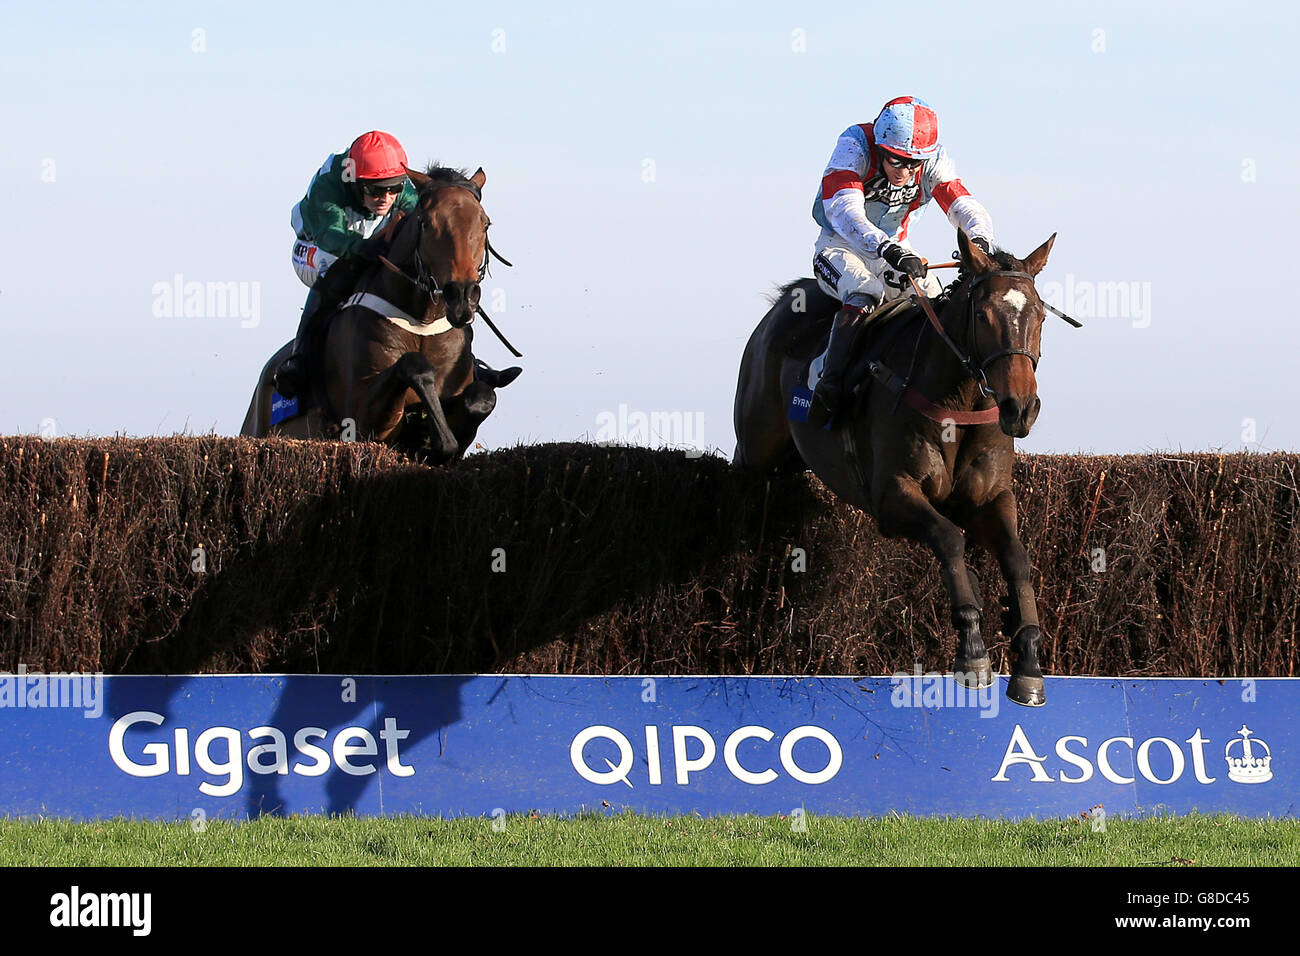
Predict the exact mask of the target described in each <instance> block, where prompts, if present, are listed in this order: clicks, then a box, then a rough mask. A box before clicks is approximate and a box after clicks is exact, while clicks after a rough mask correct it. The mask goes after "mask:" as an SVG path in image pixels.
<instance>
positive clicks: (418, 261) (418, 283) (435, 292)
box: [379, 180, 523, 358]
mask: <svg viewBox="0 0 1300 956" xmlns="http://www.w3.org/2000/svg"><path fill="white" fill-rule="evenodd" d="M448 186H456V187H459V188H461V189H466V190H468V191H469V192H470V193H471V194H473V196H474V198H475V199H476V200H478V203H479V206H480V207H481V206H482V205H483V193H482V191H481V190H480V189H479V188H478V185H477V184H475V183H474V182H471V181H468V180H466V181H465V182H455V183H439V184H438V186H437V187H436V189H442V188H445V187H448ZM436 189H435V190H431V192H433V191H436ZM420 213H421V214H419V215H416V216H415V217H414V218H415V220H416V227H415V228H416V232H415V256H414V258H415V275H408V274H407V273H406V271H405V270H404V269H402V268H401V267H400V266H398V265H396V264H394V263H393V262H391V261H390V260H389V259H387V258H386V257H384V256H380V257H379V261H380V262H381V263H383V265H385V266H386V267H388V268H389V269H390V270H392V271H393V272H395V273H396V274H397V275H398V276H400V277H401V278H402V279H405V280H406V281H407V282H408V283H409V284H411V285H413V286H415V288H417V289H418V290H420V292H421V293H423V294H424V295H425V296H426V297H427V298H428V300H429V304H430V305H433V306H435V307H436V306H437V305H438V304H439V303H441V304H442V307H443V311H444V312H445V311H446V308H447V305H446V299H447V296H446V293H445V292H444V291H443V288H442V286H441V285H440V284H439V283H438V280H437V278H436V277H435V276H434V274H433V270H432V269H430V268H429V264H428V263H427V262H425V261H424V230H425V229H426V228H427V227H428V218H427V217H426V216H424V215H423V210H420ZM491 225H492V220H491V219H489V220H488V224H487V225H486V226H484V227H483V262H482V263H481V264H480V265H479V267H478V278H477V279H475V282H482V281H483V280H484V279H485V278H487V276H488V275H490V274H491V273H490V270H489V268H488V267H489V265H490V264H491V259H492V258H494V257H495V258H496V259H497V260H498V261H499V262H501V263H502V264H503V265H507V266H512V265H514V263H512V262H510V261H509V260H508V259H506V257H505V256H503V255H501V253H499V252H497V251H496V249H494V248H493V247H492V241H491V240H490V239H488V237H487V231H488V229H489V228H490V227H491ZM474 308H475V311H476V312H477V313H478V314H479V315H481V316H482V317H483V321H484V322H486V323H487V325H488V328H490V329H491V330H492V331H493V332H494V333H495V334H496V337H497V338H499V339H500V340H501V343H502V344H503V345H505V347H506V348H508V349H509V350H510V351H511V352H512V353H513V354H514V355H515V357H516V358H519V357H520V356H521V355H522V354H523V353H521V352H519V351H517V350H516V349H515V347H514V346H513V345H511V344H510V342H509V341H507V340H506V337H505V336H504V335H502V334H501V330H500V329H498V328H497V327H496V325H495V324H494V323H493V321H492V319H491V317H490V316H489V315H488V314H487V312H485V311H484V310H483V306H482V305H476V306H475V307H474ZM470 319H471V321H472V320H473V316H471V317H470ZM448 321H450V317H448Z"/></svg>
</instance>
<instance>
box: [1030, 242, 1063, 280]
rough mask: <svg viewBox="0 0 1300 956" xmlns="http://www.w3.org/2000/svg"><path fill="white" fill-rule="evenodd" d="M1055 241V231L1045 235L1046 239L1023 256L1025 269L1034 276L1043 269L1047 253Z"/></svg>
mask: <svg viewBox="0 0 1300 956" xmlns="http://www.w3.org/2000/svg"><path fill="white" fill-rule="evenodd" d="M1055 241H1056V233H1052V234H1051V235H1050V236H1048V237H1047V241H1046V242H1045V243H1043V244H1042V245H1041V246H1039V247H1038V248H1037V249H1035V250H1034V251H1033V252H1031V253H1030V254H1029V255H1028V256H1026V257H1025V271H1026V272H1028V273H1029V274H1030V275H1031V276H1036V275H1038V273H1040V272H1042V271H1043V266H1045V265H1047V254H1048V253H1050V252H1051V251H1052V243H1054V242H1055Z"/></svg>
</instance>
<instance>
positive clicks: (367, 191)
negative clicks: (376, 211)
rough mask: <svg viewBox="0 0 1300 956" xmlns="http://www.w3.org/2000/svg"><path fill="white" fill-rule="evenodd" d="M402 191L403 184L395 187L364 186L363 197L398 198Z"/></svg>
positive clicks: (362, 189)
mask: <svg viewBox="0 0 1300 956" xmlns="http://www.w3.org/2000/svg"><path fill="white" fill-rule="evenodd" d="M401 191H402V184H401V183H397V184H396V185H394V186H362V187H361V195H363V196H386V195H392V196H396V195H397V194H398V193H400V192H401Z"/></svg>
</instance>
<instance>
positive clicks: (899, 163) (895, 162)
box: [884, 153, 922, 169]
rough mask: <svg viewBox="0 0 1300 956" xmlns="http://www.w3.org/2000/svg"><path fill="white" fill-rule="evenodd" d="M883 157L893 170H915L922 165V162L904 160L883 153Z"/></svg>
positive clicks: (900, 157) (891, 154)
mask: <svg viewBox="0 0 1300 956" xmlns="http://www.w3.org/2000/svg"><path fill="white" fill-rule="evenodd" d="M884 155H885V162H887V163H888V164H889V165H890V166H893V167H894V168H895V169H916V167H917V166H920V165H921V163H922V160H919V159H905V158H904V157H902V156H895V155H894V154H893V153H885V154H884Z"/></svg>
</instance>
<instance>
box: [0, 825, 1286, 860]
mask: <svg viewBox="0 0 1300 956" xmlns="http://www.w3.org/2000/svg"><path fill="white" fill-rule="evenodd" d="M500 822H501V821H498V825H500ZM803 823H804V825H805V827H806V830H805V831H804V832H798V831H796V830H795V829H794V827H793V825H792V821H791V820H790V819H789V818H786V817H755V816H736V817H709V818H701V817H653V816H636V815H634V814H631V813H624V814H619V815H609V816H607V815H601V814H589V815H584V816H578V817H571V818H567V819H562V818H557V817H540V818H539V817H533V816H531V815H511V816H507V817H506V818H505V819H504V824H505V825H504V829H501V830H499V831H498V830H494V829H493V821H491V820H489V819H487V818H478V819H458V820H438V819H432V818H418V817H388V818H365V819H363V818H352V817H333V818H324V817H297V818H289V819H278V818H273V817H267V818H263V819H260V820H256V821H252V822H247V823H228V822H223V821H212V822H209V823H208V825H207V828H206V829H205V830H204V832H202V833H197V832H195V831H194V830H193V829H192V828H191V826H190V825H189V824H188V823H152V822H146V821H138V820H106V821H102V822H96V823H69V822H66V821H61V820H41V821H33V820H16V819H8V820H0V865H4V866H33V865H43V866H79V867H80V866H290V865H309V866H310V865H322V866H323V865H330V866H430V865H437V866H557V865H559V866H563V865H579V864H583V865H595V866H696V865H723V866H875V865H879V866H1024V865H1030V866H1036V865H1041V866H1080V865H1082V866H1134V865H1150V866H1175V867H1177V866H1192V865H1195V866H1224V865H1239V866H1296V865H1300V821H1296V820H1269V821H1261V820H1246V819H1240V818H1236V817H1232V816H1201V815H1189V816H1183V817H1161V818H1158V819H1143V820H1115V819H1110V820H1107V821H1106V831H1105V832H1104V833H1099V832H1094V831H1093V830H1092V828H1091V825H1090V824H1089V823H1088V822H1087V821H1085V820H1046V821H1026V822H1004V821H989V820H966V819H933V818H917V817H902V816H889V817H883V818H862V819H852V818H843V817H807V818H805V819H804V821H803Z"/></svg>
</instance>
